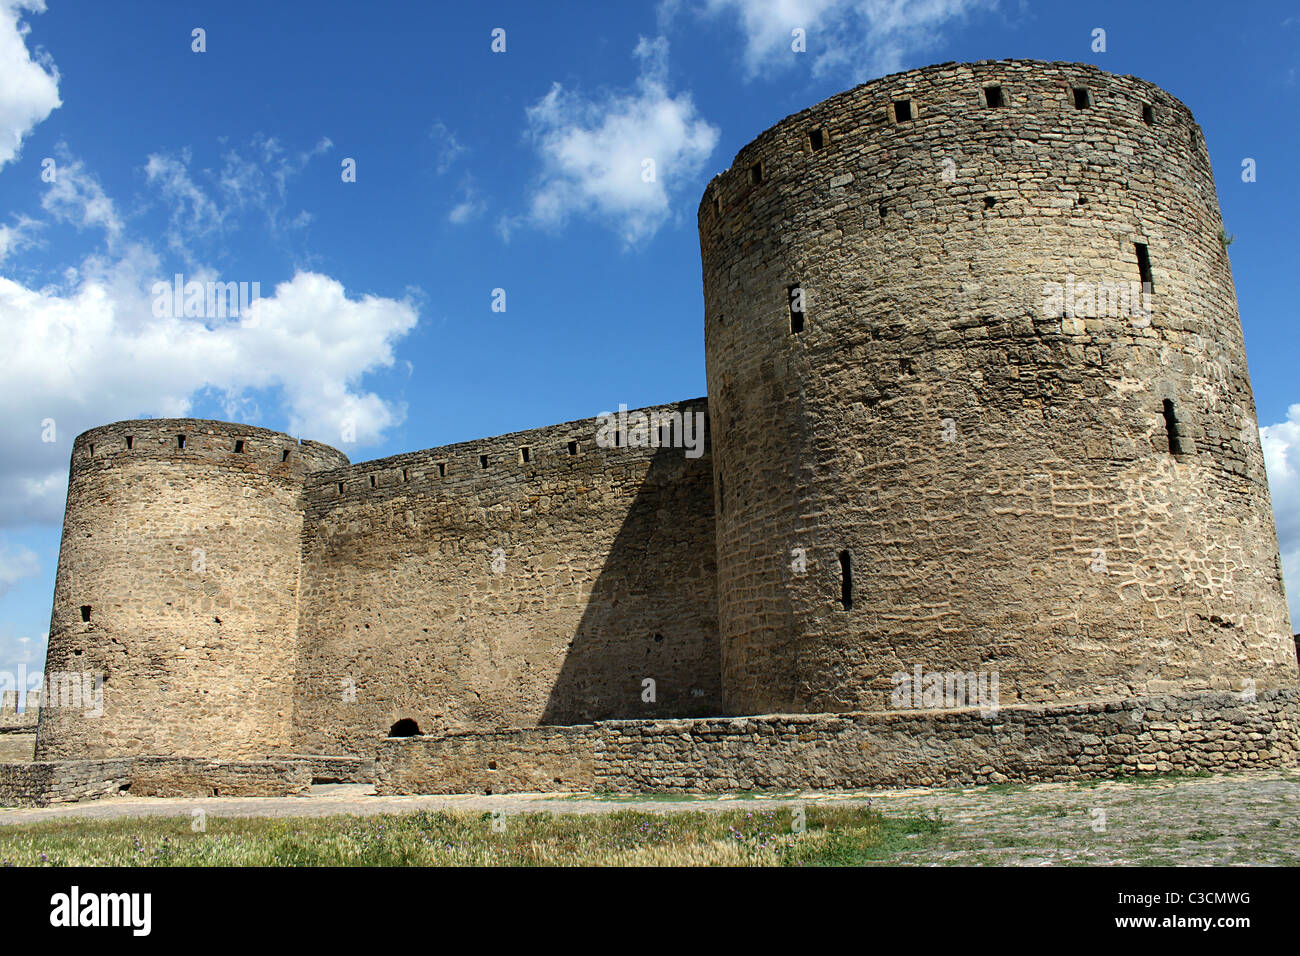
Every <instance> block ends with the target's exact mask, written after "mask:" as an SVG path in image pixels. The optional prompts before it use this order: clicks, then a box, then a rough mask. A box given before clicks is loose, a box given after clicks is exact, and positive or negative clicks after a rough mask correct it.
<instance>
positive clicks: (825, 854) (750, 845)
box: [0, 805, 947, 866]
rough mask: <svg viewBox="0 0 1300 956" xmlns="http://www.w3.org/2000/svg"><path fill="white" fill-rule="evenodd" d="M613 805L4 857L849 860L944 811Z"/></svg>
mask: <svg viewBox="0 0 1300 956" xmlns="http://www.w3.org/2000/svg"><path fill="white" fill-rule="evenodd" d="M804 814H805V827H804V828H803V829H802V832H794V828H795V825H796V824H795V819H794V817H793V816H792V813H791V811H790V810H787V809H780V810H775V809H774V810H753V811H744V810H734V811H725V812H712V813H701V812H689V811H684V812H679V813H644V812H638V811H630V810H628V811H617V812H615V813H608V814H567V813H566V814H550V813H529V814H511V815H507V816H505V817H504V819H502V818H500V817H498V818H494V817H493V815H492V814H490V813H483V814H476V813H467V812H455V813H449V812H444V811H439V812H434V813H430V812H427V811H418V812H415V813H408V814H397V815H393V814H389V815H382V816H372V817H354V816H335V817H295V818H280V819H258V818H238V819H232V818H221V819H216V818H212V817H209V818H208V829H207V832H201V833H196V832H193V831H192V830H191V823H190V820H188V819H186V818H172V817H153V818H143V819H131V820H95V821H86V820H77V821H49V822H42V823H34V824H25V825H15V826H6V827H4V828H3V829H0V865H6V866H570V865H584V866H592V865H594V866H642V865H650V866H852V865H859V864H865V863H876V862H884V861H888V860H890V859H891V858H893V857H896V856H898V855H899V854H902V853H905V852H907V851H909V850H916V849H920V848H922V847H925V846H927V845H930V844H931V843H932V842H933V841H934V840H935V839H937V837H938V834H940V833H941V832H942V831H943V829H944V828H945V827H946V826H947V823H946V822H945V821H944V820H943V818H942V817H941V816H939V815H937V814H935V815H921V816H907V817H902V816H900V817H891V816H886V815H884V814H882V813H880V812H879V811H877V810H874V809H871V808H869V807H818V806H812V805H808V806H806V807H805V808H804Z"/></svg>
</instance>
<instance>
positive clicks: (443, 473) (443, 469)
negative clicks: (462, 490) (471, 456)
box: [438, 461, 447, 478]
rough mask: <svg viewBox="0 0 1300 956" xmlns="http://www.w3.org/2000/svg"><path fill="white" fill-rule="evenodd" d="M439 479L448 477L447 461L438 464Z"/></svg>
mask: <svg viewBox="0 0 1300 956" xmlns="http://www.w3.org/2000/svg"><path fill="white" fill-rule="evenodd" d="M438 477H439V478H446V477H447V463H446V462H445V461H440V462H438Z"/></svg>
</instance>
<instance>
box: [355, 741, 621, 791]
mask: <svg viewBox="0 0 1300 956" xmlns="http://www.w3.org/2000/svg"><path fill="white" fill-rule="evenodd" d="M600 738H601V732H600V730H598V729H597V726H596V725H591V724H587V725H580V726H576V727H529V728H524V729H521V730H505V731H500V732H498V733H488V734H450V735H448V736H445V737H390V738H388V739H387V740H385V741H384V742H383V743H382V744H380V745H379V755H378V757H377V759H376V760H375V792H376V793H379V794H396V793H519V792H529V793H533V792H542V791H554V790H591V789H594V788H595V786H596V758H597V752H598V747H599V741H600Z"/></svg>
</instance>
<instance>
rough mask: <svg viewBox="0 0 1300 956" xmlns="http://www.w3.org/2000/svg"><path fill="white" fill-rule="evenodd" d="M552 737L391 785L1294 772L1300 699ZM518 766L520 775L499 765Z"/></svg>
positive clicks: (841, 783)
mask: <svg viewBox="0 0 1300 956" xmlns="http://www.w3.org/2000/svg"><path fill="white" fill-rule="evenodd" d="M547 731H548V732H554V733H556V734H559V733H560V732H561V731H562V732H563V735H564V739H565V746H563V747H554V746H553V747H547V746H537V744H538V743H539V741H538V740H537V739H536V737H535V735H536V734H537V733H538V732H537V731H535V730H528V731H520V732H518V733H516V734H491V735H487V734H480V735H467V736H464V737H457V738H442V739H437V738H427V739H426V738H415V739H412V740H406V741H401V742H393V741H389V742H386V743H385V744H384V745H383V746H382V747H381V748H380V751H379V758H378V773H379V780H380V781H381V783H380V788H381V789H380V790H379V792H381V793H447V792H457V790H458V788H464V789H461V790H459V792H470V791H477V790H479V789H480V788H481V787H482V786H483V785H484V783H485V782H487V783H488V784H489V785H491V786H492V787H493V792H498V793H500V792H505V791H506V790H507V789H515V790H550V789H587V788H588V787H587V786H586V784H585V778H584V777H583V776H582V775H581V774H575V775H574V777H573V780H574V782H575V783H576V784H577V785H570V784H569V781H568V779H566V780H565V785H563V786H561V785H559V784H555V785H554V786H552V785H551V784H550V783H548V782H547V779H546V778H547V777H549V776H550V775H551V774H552V773H554V774H555V775H556V776H559V775H561V771H562V770H568V769H569V768H578V767H585V766H586V765H587V764H588V762H589V763H590V766H591V767H592V775H591V780H592V786H591V787H590V789H596V790H609V791H620V792H647V791H650V792H653V791H674V790H702V791H726V790H754V789H775V790H787V789H796V788H797V789H844V788H871V787H913V786H967V785H973V784H989V783H1003V782H1006V781H1018V782H1042V781H1067V780H1082V779H1093V778H1102V777H1114V776H1117V775H1121V774H1139V773H1167V772H1175V771H1177V772H1194V771H1230V770H1248V769H1252V768H1263V767H1270V768H1276V767H1294V766H1296V765H1297V762H1300V694H1298V693H1297V692H1296V691H1294V690H1277V691H1268V692H1265V693H1263V694H1260V695H1259V696H1258V697H1257V698H1256V699H1255V700H1243V699H1242V698H1241V697H1240V696H1238V695H1234V694H1220V693H1213V692H1207V693H1201V694H1195V695H1191V696H1187V697H1170V696H1161V697H1147V698H1137V699H1131V700H1124V701H1100V702H1091V703H1086V704H1068V705H1054V706H1045V705H1019V706H1015V707H1010V708H1004V709H1001V710H998V711H996V713H991V714H989V715H987V716H985V715H982V714H981V713H980V712H979V711H978V710H928V711H927V710H918V711H894V712H886V713H856V714H776V715H765V716H761V717H735V718H704V719H694V720H642V721H620V720H616V721H605V722H601V723H597V724H595V725H594V726H588V727H566V728H547ZM493 764H495V765H496V766H497V767H499V768H506V767H508V769H509V772H508V773H499V775H498V771H495V770H493V769H492V765H493Z"/></svg>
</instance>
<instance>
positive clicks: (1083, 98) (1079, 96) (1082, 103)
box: [1073, 86, 1092, 110]
mask: <svg viewBox="0 0 1300 956" xmlns="http://www.w3.org/2000/svg"><path fill="white" fill-rule="evenodd" d="M1073 92H1074V108H1075V109H1076V110H1086V109H1087V108H1088V107H1090V106H1091V105H1092V96H1091V94H1089V92H1088V88H1087V87H1086V86H1076V87H1074V90H1073Z"/></svg>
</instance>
